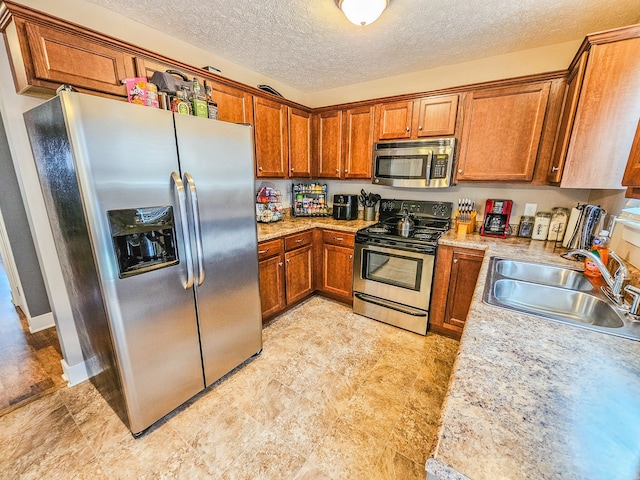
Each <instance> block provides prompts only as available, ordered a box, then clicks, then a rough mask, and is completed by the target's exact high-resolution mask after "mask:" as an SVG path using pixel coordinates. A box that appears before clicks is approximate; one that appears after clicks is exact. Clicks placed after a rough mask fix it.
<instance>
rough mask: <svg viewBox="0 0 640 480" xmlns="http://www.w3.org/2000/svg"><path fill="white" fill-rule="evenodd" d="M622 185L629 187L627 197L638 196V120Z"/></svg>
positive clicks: (639, 180) (639, 128)
mask: <svg viewBox="0 0 640 480" xmlns="http://www.w3.org/2000/svg"><path fill="white" fill-rule="evenodd" d="M622 185H624V186H625V187H629V188H627V195H626V196H627V197H631V198H640V121H639V122H638V127H637V128H636V136H635V138H634V139H633V145H631V153H630V154H629V161H628V162H627V168H626V169H625V171H624V177H623V178H622Z"/></svg>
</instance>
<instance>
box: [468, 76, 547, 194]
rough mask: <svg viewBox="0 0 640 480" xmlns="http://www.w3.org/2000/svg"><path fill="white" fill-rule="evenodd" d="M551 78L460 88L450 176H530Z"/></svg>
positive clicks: (524, 178)
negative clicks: (457, 148) (457, 143)
mask: <svg viewBox="0 0 640 480" xmlns="http://www.w3.org/2000/svg"><path fill="white" fill-rule="evenodd" d="M550 86H551V82H549V81H545V82H535V83H530V84H522V85H516V86H513V87H504V88H494V89H485V90H476V91H472V92H469V93H467V94H465V97H466V98H465V100H464V102H465V107H464V111H465V115H464V123H463V126H462V135H461V141H460V154H459V159H458V169H457V172H456V179H457V181H459V182H465V181H484V182H514V181H515V182H530V181H531V180H532V179H533V172H534V168H535V164H536V158H537V154H538V145H539V143H540V138H541V134H542V126H543V123H544V119H545V113H546V110H547V100H548V98H549V90H550Z"/></svg>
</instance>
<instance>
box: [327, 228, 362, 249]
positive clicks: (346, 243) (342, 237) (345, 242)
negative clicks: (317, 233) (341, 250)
mask: <svg viewBox="0 0 640 480" xmlns="http://www.w3.org/2000/svg"><path fill="white" fill-rule="evenodd" d="M354 240H355V235H353V234H352V233H346V232H339V231H337V230H323V231H322V242H323V243H329V244H331V245H342V246H343V247H353V244H354Z"/></svg>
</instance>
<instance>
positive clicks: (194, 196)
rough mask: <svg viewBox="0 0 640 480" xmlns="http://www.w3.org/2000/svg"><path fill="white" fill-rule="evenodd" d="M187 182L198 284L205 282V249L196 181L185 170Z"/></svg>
mask: <svg viewBox="0 0 640 480" xmlns="http://www.w3.org/2000/svg"><path fill="white" fill-rule="evenodd" d="M184 180H185V183H186V184H187V185H188V186H189V188H188V189H187V192H189V200H190V206H191V221H192V222H193V232H194V235H195V237H196V259H197V261H198V286H200V285H202V284H203V283H204V276H205V275H204V249H203V247H202V228H200V209H199V207H198V191H197V190H196V182H194V181H193V177H192V176H191V174H190V173H189V172H184Z"/></svg>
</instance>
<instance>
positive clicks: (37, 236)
mask: <svg viewBox="0 0 640 480" xmlns="http://www.w3.org/2000/svg"><path fill="white" fill-rule="evenodd" d="M42 102H43V100H42V99H39V98H33V97H28V96H25V95H18V94H16V93H15V86H14V83H13V77H12V75H11V67H10V63H9V57H8V54H7V51H6V50H5V49H4V48H0V114H2V120H3V122H4V125H5V129H6V133H7V139H8V141H9V149H10V151H11V156H12V158H13V163H14V167H15V170H16V176H17V178H18V183H19V186H20V192H21V194H22V199H23V201H24V203H25V209H26V211H27V220H28V222H29V227H30V229H31V233H32V235H33V237H34V241H35V245H36V252H37V254H38V260H39V262H40V266H41V267H42V271H43V275H44V280H45V284H46V287H47V294H48V296H49V301H50V303H51V309H52V311H53V314H54V319H55V323H56V328H57V330H58V334H59V338H60V346H61V347H62V353H63V357H64V359H65V361H66V364H67V365H69V366H70V367H74V366H76V365H82V364H83V363H84V360H83V357H82V351H81V350H80V341H79V339H78V335H77V332H76V329H75V324H74V322H73V315H72V313H71V304H70V303H69V298H68V295H67V291H66V289H65V286H64V279H63V276H62V270H61V268H60V262H59V261H58V256H57V255H56V250H55V246H54V243H53V235H52V234H51V229H50V227H49V220H48V217H47V212H46V209H45V206H44V199H43V196H42V192H41V190H40V182H39V180H38V174H37V172H36V167H35V162H34V160H33V155H32V154H31V146H30V144H29V137H28V136H27V130H26V128H25V125H24V119H23V117H22V113H23V112H25V111H27V110H29V109H31V108H33V107H35V106H37V105H39V104H40V103H42ZM2 181H3V180H2V179H0V185H1V182H2ZM70 380H71V381H72V383H75V382H74V379H70Z"/></svg>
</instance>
